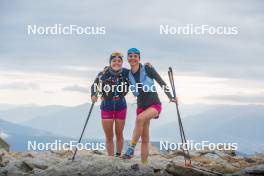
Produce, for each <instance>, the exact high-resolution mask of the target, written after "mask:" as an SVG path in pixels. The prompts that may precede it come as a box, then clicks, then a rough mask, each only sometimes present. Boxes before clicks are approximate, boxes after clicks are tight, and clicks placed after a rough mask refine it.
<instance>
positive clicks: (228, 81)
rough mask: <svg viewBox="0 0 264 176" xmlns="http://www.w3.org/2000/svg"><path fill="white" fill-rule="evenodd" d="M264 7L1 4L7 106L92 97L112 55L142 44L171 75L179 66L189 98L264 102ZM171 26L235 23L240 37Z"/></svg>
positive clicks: (50, 1)
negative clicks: (39, 30) (78, 29)
mask: <svg viewBox="0 0 264 176" xmlns="http://www.w3.org/2000/svg"><path fill="white" fill-rule="evenodd" d="M263 9H264V2H263V1H261V0H259V1H249V0H248V1H243V0H242V1H238V0H235V1H228V0H225V1H223V0H221V1H220V0H218V1H210V0H208V1H206V0H202V1H184V2H183V1H175V0H171V1H156V2H154V1H144V2H143V1H139V0H137V1H126V2H125V1H118V0H111V1H102V0H97V1H84V0H81V1H62V0H58V1H54V0H46V1H36V0H25V1H23V2H22V1H19V0H14V1H0V41H1V43H0V97H1V98H0V103H8V104H40V105H46V104H64V105H77V104H80V103H84V102H87V101H89V86H90V84H91V82H92V81H93V79H94V77H95V75H96V74H97V72H98V71H99V70H100V69H101V68H103V66H105V65H107V64H108V58H109V55H110V53H111V52H113V51H121V52H123V53H124V54H125V53H126V51H127V49H128V48H130V47H137V48H139V49H140V50H141V52H142V61H143V62H151V63H152V64H153V65H154V67H155V68H156V69H157V70H158V71H160V73H161V75H162V76H163V77H164V79H165V80H168V79H167V75H166V71H167V68H168V67H169V66H172V67H173V68H174V70H175V74H176V81H177V82H176V85H177V90H178V96H179V97H180V100H182V102H183V103H210V104H213V103H227V104H234V103H235V104H251V103H255V104H264V82H263V77H264V69H263V66H264V59H263V55H264V34H263V31H264V11H263ZM34 24H36V25H38V26H52V25H54V24H62V25H65V26H66V25H70V24H73V25H80V26H105V27H106V34H105V35H80V36H78V35H28V34H27V25H34ZM166 24H168V25H170V26H178V25H186V24H194V25H202V24H205V25H212V26H235V27H237V29H238V34H237V35H168V36H165V35H160V33H159V32H160V31H159V27H160V25H166ZM125 62H126V59H125ZM124 65H125V66H127V67H128V64H127V63H125V64H124ZM161 97H162V99H163V100H164V101H167V100H166V97H164V94H161ZM133 101H134V99H133Z"/></svg>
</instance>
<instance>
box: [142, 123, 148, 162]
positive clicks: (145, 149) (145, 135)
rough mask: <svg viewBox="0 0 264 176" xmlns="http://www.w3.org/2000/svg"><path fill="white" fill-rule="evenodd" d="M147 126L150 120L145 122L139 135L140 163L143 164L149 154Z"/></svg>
mask: <svg viewBox="0 0 264 176" xmlns="http://www.w3.org/2000/svg"><path fill="white" fill-rule="evenodd" d="M149 124H150V120H148V121H146V122H145V123H144V126H143V133H142V135H141V161H142V163H145V162H146V161H147V160H148V154H149Z"/></svg>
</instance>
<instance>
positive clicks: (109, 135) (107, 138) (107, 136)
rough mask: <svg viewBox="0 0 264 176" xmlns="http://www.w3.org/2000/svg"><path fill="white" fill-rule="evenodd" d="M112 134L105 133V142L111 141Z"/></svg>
mask: <svg viewBox="0 0 264 176" xmlns="http://www.w3.org/2000/svg"><path fill="white" fill-rule="evenodd" d="M113 138H114V135H113V134H107V135H106V142H113Z"/></svg>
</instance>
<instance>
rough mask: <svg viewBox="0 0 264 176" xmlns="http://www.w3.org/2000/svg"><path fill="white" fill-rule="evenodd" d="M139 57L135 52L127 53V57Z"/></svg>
mask: <svg viewBox="0 0 264 176" xmlns="http://www.w3.org/2000/svg"><path fill="white" fill-rule="evenodd" d="M138 57H139V55H137V54H129V55H128V58H131V59H132V58H138Z"/></svg>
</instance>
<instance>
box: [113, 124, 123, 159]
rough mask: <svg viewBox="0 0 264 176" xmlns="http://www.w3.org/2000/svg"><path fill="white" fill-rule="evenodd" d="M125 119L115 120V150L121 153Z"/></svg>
mask: <svg viewBox="0 0 264 176" xmlns="http://www.w3.org/2000/svg"><path fill="white" fill-rule="evenodd" d="M124 126H125V120H115V134H116V152H117V153H120V154H121V153H122V149H123V144H124V136H123V131H124Z"/></svg>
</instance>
